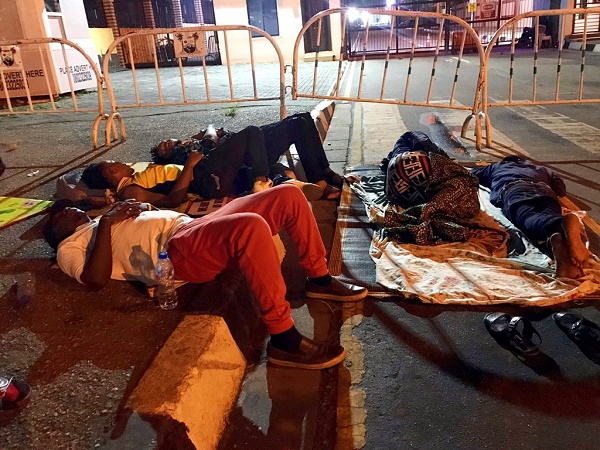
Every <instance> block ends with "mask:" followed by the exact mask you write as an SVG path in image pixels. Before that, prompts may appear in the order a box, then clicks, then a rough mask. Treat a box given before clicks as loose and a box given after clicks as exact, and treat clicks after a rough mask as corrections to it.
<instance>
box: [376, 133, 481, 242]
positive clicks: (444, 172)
mask: <svg viewBox="0 0 600 450" xmlns="http://www.w3.org/2000/svg"><path fill="white" fill-rule="evenodd" d="M381 168H382V170H383V172H384V173H385V174H386V180H385V194H386V197H387V199H388V200H389V202H390V207H388V208H387V210H386V212H385V217H384V226H385V234H386V236H387V237H388V238H390V239H392V240H395V241H400V242H410V243H415V244H418V245H437V244H441V243H443V242H464V241H466V240H468V239H469V238H470V237H471V235H472V231H473V228H474V225H475V219H476V217H477V216H478V215H479V211H480V206H479V197H478V195H477V193H478V189H479V181H478V179H477V177H476V176H474V175H472V174H471V173H469V171H468V170H467V169H465V168H464V167H462V166H461V165H459V164H458V163H456V162H454V161H452V160H451V159H450V158H449V157H448V155H447V154H446V153H445V152H444V151H443V150H441V149H440V148H439V147H438V146H437V145H435V144H434V143H433V142H432V141H431V140H430V139H429V137H428V136H427V135H426V134H424V133H421V132H418V131H409V132H407V133H404V134H403V135H402V136H401V137H400V139H398V141H397V142H396V144H395V145H394V150H392V152H390V154H389V155H388V157H387V158H385V159H384V160H383V161H382V165H381Z"/></svg>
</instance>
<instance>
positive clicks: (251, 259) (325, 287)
mask: <svg viewBox="0 0 600 450" xmlns="http://www.w3.org/2000/svg"><path fill="white" fill-rule="evenodd" d="M282 229H284V230H285V231H286V232H287V234H288V235H289V236H290V239H291V240H292V242H293V243H294V244H295V245H296V246H297V250H298V255H299V258H300V265H301V266H302V268H303V269H304V270H305V272H306V275H307V277H308V279H307V281H306V287H305V291H306V295H307V296H308V297H311V298H318V299H326V300H333V301H338V302H356V301H359V300H361V299H363V298H365V297H366V296H367V295H368V291H367V289H365V288H364V287H361V286H356V285H354V284H350V283H344V282H342V281H340V280H339V279H337V278H336V277H332V276H331V275H330V274H329V270H328V269H327V259H326V258H325V254H326V252H325V247H324V246H323V241H322V240H321V236H320V234H319V229H318V227H317V223H316V221H315V218H314V216H313V214H312V211H311V208H310V205H309V204H308V202H307V200H306V198H305V197H304V196H303V195H302V192H301V191H300V189H299V188H297V187H296V186H291V185H280V186H276V187H274V188H272V189H267V190H265V191H262V192H259V193H257V194H254V195H249V196H246V197H241V198H237V199H234V200H233V201H231V202H229V203H227V204H226V205H224V206H223V207H221V208H220V209H219V210H217V211H215V212H213V213H211V214H208V215H206V216H204V217H201V218H197V219H192V218H190V217H188V216H186V215H185V214H181V213H177V212H175V211H169V210H152V211H148V210H147V207H146V205H143V204H141V203H139V202H135V201H125V202H119V203H115V204H114V206H113V207H112V208H111V209H110V210H109V211H107V212H106V213H105V214H103V215H102V216H100V217H98V218H97V219H95V220H91V219H90V218H89V217H88V216H87V214H86V213H85V212H84V211H81V210H79V209H77V208H74V207H72V206H69V202H68V201H63V202H62V203H58V202H57V203H56V204H55V205H53V206H52V208H51V210H50V213H49V219H48V221H47V222H46V224H45V226H44V237H45V238H46V240H47V242H48V243H49V244H50V246H52V248H53V249H54V250H56V259H57V263H58V265H59V267H60V268H61V269H62V270H63V271H64V272H65V273H66V274H67V275H69V276H71V277H73V278H75V279H76V280H77V281H79V282H80V283H82V284H84V285H86V286H88V287H90V288H91V289H101V288H103V287H104V286H105V285H106V284H108V282H109V280H110V279H111V278H112V279H117V280H132V281H141V282H144V283H148V282H150V283H152V282H153V280H152V277H151V274H152V273H153V267H154V264H156V261H157V258H158V254H159V252H162V251H167V252H168V254H169V258H170V259H171V261H172V262H173V265H174V267H175V277H176V278H177V279H178V280H182V281H188V282H192V283H205V282H208V281H211V280H214V279H215V278H216V277H218V276H219V275H220V274H222V273H224V272H226V271H228V270H231V269H232V268H239V269H240V270H241V271H242V273H243V274H244V276H245V278H246V280H247V282H248V286H249V288H250V291H251V292H252V294H253V296H254V298H255V299H256V301H257V303H258V306H259V308H260V313H261V317H262V320H263V322H264V323H265V325H266V327H267V329H268V331H269V333H270V335H271V338H270V341H269V344H268V346H267V355H268V358H269V361H270V362H271V363H273V364H278V365H282V366H290V367H299V368H305V369H324V368H327V367H331V366H333V365H335V364H338V363H339V362H341V361H342V360H343V359H344V356H345V354H346V352H345V350H344V349H343V348H342V347H341V346H339V345H336V344H333V343H332V344H328V343H319V342H315V341H313V340H311V339H309V338H307V337H305V336H303V335H302V334H300V332H299V331H298V330H297V329H296V327H295V326H294V320H293V318H292V316H291V309H290V304H289V303H288V301H287V300H286V286H285V281H284V279H283V276H282V274H281V264H280V260H279V256H278V253H277V249H276V247H275V244H274V243H273V239H272V236H274V235H275V234H277V233H279V232H280V231H281V230H282ZM135 252H142V254H144V255H146V256H148V258H139V257H132V255H135Z"/></svg>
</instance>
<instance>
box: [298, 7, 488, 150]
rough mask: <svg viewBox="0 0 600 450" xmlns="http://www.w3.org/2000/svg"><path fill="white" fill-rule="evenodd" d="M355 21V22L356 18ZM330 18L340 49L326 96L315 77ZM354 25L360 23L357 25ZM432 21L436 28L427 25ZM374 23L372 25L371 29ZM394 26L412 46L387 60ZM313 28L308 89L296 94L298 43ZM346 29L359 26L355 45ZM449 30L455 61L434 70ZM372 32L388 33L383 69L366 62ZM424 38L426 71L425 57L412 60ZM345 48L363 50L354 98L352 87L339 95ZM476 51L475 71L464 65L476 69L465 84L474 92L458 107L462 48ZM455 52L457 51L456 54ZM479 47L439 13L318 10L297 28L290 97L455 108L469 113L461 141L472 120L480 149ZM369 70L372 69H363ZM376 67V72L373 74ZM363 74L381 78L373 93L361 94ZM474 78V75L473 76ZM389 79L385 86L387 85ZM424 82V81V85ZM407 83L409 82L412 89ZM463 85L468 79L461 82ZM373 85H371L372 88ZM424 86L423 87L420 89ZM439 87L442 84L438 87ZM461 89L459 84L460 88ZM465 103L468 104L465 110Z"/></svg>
mask: <svg viewBox="0 0 600 450" xmlns="http://www.w3.org/2000/svg"><path fill="white" fill-rule="evenodd" d="M356 17H359V19H358V20H356V19H355V18H356ZM333 18H335V19H336V20H339V23H340V24H341V33H339V39H340V41H339V42H332V45H333V47H332V48H335V47H336V46H339V48H340V55H341V56H340V61H339V65H338V73H337V83H336V85H335V89H334V90H333V92H331V93H323V92H319V89H318V75H319V54H320V53H321V52H322V50H321V49H322V48H323V46H322V40H323V39H324V38H323V37H322V30H324V29H326V28H328V27H327V25H324V23H325V21H329V20H332V19H333ZM420 21H427V23H428V24H429V25H428V26H427V27H422V26H419V22H420ZM357 22H360V23H359V24H358V25H357ZM434 22H435V25H436V26H435V27H434V26H433V25H432V24H433V23H434ZM372 23H373V24H376V25H373V26H372ZM398 23H406V24H408V25H409V26H404V27H402V28H401V29H402V30H403V31H402V32H403V33H409V34H411V37H412V47H411V49H410V53H408V54H406V55H405V56H407V57H408V58H407V59H400V60H398V59H392V58H390V56H391V52H390V48H391V43H392V40H393V39H394V34H395V33H396V32H398V30H399V28H398V26H397V24H398ZM314 26H316V28H317V32H316V55H315V63H314V69H313V82H312V86H311V87H309V88H308V90H307V91H306V92H301V91H300V89H299V87H298V76H297V75H298V59H299V54H298V49H299V47H300V43H301V42H302V39H303V38H304V37H305V34H307V30H309V28H311V27H314ZM348 27H354V28H356V27H359V28H360V30H361V31H362V33H359V34H358V35H357V34H356V33H354V34H352V36H358V37H356V38H355V39H358V40H360V42H358V43H348V42H347V39H348V36H349V33H347V29H348ZM449 32H454V33H456V36H457V39H455V40H454V43H455V45H456V46H457V47H458V48H453V49H452V50H453V51H454V53H458V54H457V57H454V58H451V61H452V62H453V63H454V61H456V62H455V65H454V67H453V70H446V67H447V66H446V65H444V67H442V69H443V70H437V69H438V62H439V56H440V50H444V45H445V40H444V33H449ZM372 33H378V34H381V33H384V34H386V35H387V39H388V47H387V52H386V56H385V62H384V64H383V65H382V63H381V60H372V59H367V53H368V49H369V39H370V35H371V34H372ZM423 33H424V34H426V35H427V36H428V38H427V39H426V40H425V42H426V46H427V48H428V49H430V50H431V49H433V58H432V63H431V66H430V67H427V66H426V65H425V64H424V63H423V61H424V58H417V59H415V54H416V53H417V51H418V52H419V53H422V50H423V49H421V51H419V48H418V45H419V44H418V43H419V42H422V41H423V38H422V36H420V34H423ZM349 45H353V46H356V47H358V46H362V48H363V51H362V57H361V59H360V75H359V81H358V85H357V86H356V90H355V94H354V95H352V86H349V85H347V86H346V89H345V91H344V92H341V89H342V74H343V73H344V70H343V63H344V59H345V55H346V50H347V48H348V46H349ZM467 47H468V48H469V49H471V50H473V51H476V52H477V54H478V56H479V67H477V68H474V67H472V66H471V67H469V68H468V70H476V71H477V73H476V77H475V76H474V77H473V79H476V80H477V81H476V84H475V83H472V82H471V84H474V85H473V86H472V89H471V86H468V89H466V91H469V92H473V93H474V98H473V99H472V100H471V99H468V100H466V101H464V102H463V103H460V102H459V101H458V100H457V99H456V96H457V95H458V94H457V87H458V86H459V82H462V79H460V77H459V75H460V71H461V61H462V60H463V58H462V56H463V52H464V51H465V49H466V48H467ZM457 50H458V51H457ZM484 54H485V51H484V48H483V46H482V44H481V42H480V41H479V38H478V37H477V33H476V32H475V31H474V30H473V29H472V28H471V27H470V26H469V25H468V24H467V23H466V22H465V21H464V20H462V19H460V18H459V17H456V16H451V15H448V14H440V13H429V12H415V11H399V10H383V9H368V8H359V9H353V8H350V9H348V8H335V9H328V10H325V11H322V12H320V13H318V14H316V15H315V16H313V17H312V18H311V19H310V20H309V21H308V22H307V23H306V24H305V25H304V27H303V28H302V30H301V31H300V33H299V34H298V37H297V38H296V43H295V46H294V65H293V75H294V78H293V86H292V98H293V99H294V100H295V99H297V98H322V99H331V100H346V101H355V102H356V101H360V102H372V103H386V104H397V105H409V106H428V107H436V108H450V109H455V110H464V111H470V114H469V115H468V117H467V118H466V119H465V122H464V124H463V127H462V136H463V137H465V136H466V133H467V127H468V124H469V122H470V120H471V119H472V118H474V119H475V136H476V142H477V145H478V147H477V148H480V145H481V127H482V124H481V114H480V108H481V85H482V84H483V83H484V82H485V73H486V71H485V59H484ZM368 67H371V68H368ZM378 69H379V73H377V70H378ZM365 75H368V76H369V77H370V79H371V80H372V79H373V78H374V77H376V76H379V77H380V78H381V83H380V85H379V84H378V89H377V90H376V91H370V92H365V89H364V88H363V78H364V77H365ZM474 75H475V74H474ZM388 80H389V81H390V82H388ZM424 80H428V82H427V81H425V82H424ZM411 81H412V82H413V84H412V85H411ZM465 82H466V83H468V82H469V81H468V80H467V81H465ZM372 84H373V83H370V85H371V86H372ZM424 84H425V86H424ZM442 84H443V86H442ZM461 87H462V85H461ZM469 105H470V106H469Z"/></svg>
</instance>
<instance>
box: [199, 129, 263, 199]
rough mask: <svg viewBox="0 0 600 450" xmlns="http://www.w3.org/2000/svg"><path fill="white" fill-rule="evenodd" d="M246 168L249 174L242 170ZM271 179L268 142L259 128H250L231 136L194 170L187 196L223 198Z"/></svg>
mask: <svg viewBox="0 0 600 450" xmlns="http://www.w3.org/2000/svg"><path fill="white" fill-rule="evenodd" d="M243 166H246V167H250V168H251V169H250V170H248V171H247V170H243V169H242V170H240V168H242V167H243ZM268 175H269V164H268V161H267V155H266V153H265V140H264V137H263V133H262V131H261V130H260V128H258V127H255V126H249V127H246V128H244V129H243V130H242V131H240V132H238V133H234V134H232V135H231V136H230V137H228V138H227V139H226V140H225V141H224V142H223V143H222V144H220V145H219V146H218V147H217V148H215V149H213V150H211V152H210V153H209V154H208V155H207V156H206V157H205V158H204V159H203V160H202V161H200V162H199V163H198V164H196V166H195V167H194V180H193V181H192V182H191V184H190V188H189V189H188V192H191V193H193V194H198V195H200V196H202V197H204V198H222V197H225V196H227V195H237V194H241V193H242V192H245V191H247V190H249V189H251V188H252V182H253V181H254V179H255V178H256V177H259V176H264V177H268Z"/></svg>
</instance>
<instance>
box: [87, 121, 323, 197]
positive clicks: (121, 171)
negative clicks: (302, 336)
mask: <svg viewBox="0 0 600 450" xmlns="http://www.w3.org/2000/svg"><path fill="white" fill-rule="evenodd" d="M263 141H264V140H263V135H262V131H261V130H260V129H259V128H258V127H254V126H250V127H247V128H244V129H243V130H242V131H240V132H239V133H236V134H235V135H232V136H231V137H230V138H229V139H228V140H227V143H226V144H225V145H222V146H219V147H216V148H214V149H212V150H210V151H205V153H200V152H198V151H190V152H189V154H188V155H187V158H186V161H185V164H184V165H183V166H180V165H176V164H167V165H159V164H153V165H150V166H149V167H148V168H146V169H145V170H143V171H141V172H135V171H134V169H133V168H132V167H131V166H129V165H128V164H124V163H121V162H116V161H103V162H100V163H93V164H90V165H89V166H87V167H86V168H85V169H84V171H83V173H82V175H81V181H83V182H84V183H85V184H86V185H87V187H89V188H91V189H114V190H116V192H117V196H118V198H120V199H122V200H124V199H130V198H132V199H136V200H138V201H141V202H148V203H151V204H153V205H154V206H156V207H159V208H160V207H165V208H175V207H178V206H179V205H180V204H181V203H182V202H183V200H184V199H185V198H186V195H187V193H192V194H197V195H199V196H201V197H202V198H205V199H210V198H223V197H226V196H237V195H240V194H242V193H245V192H247V191H250V190H252V192H258V191H261V190H264V189H268V188H270V187H272V185H273V183H272V181H271V180H269V178H268V174H269V167H268V164H267V158H266V153H265V150H264V142H263ZM294 183H296V182H294ZM300 184H301V186H300V187H302V189H303V192H305V193H306V191H305V187H306V186H305V184H304V183H300ZM314 187H315V188H317V190H319V188H318V187H316V186H314ZM308 192H309V193H310V191H308ZM319 193H320V191H319Z"/></svg>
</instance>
